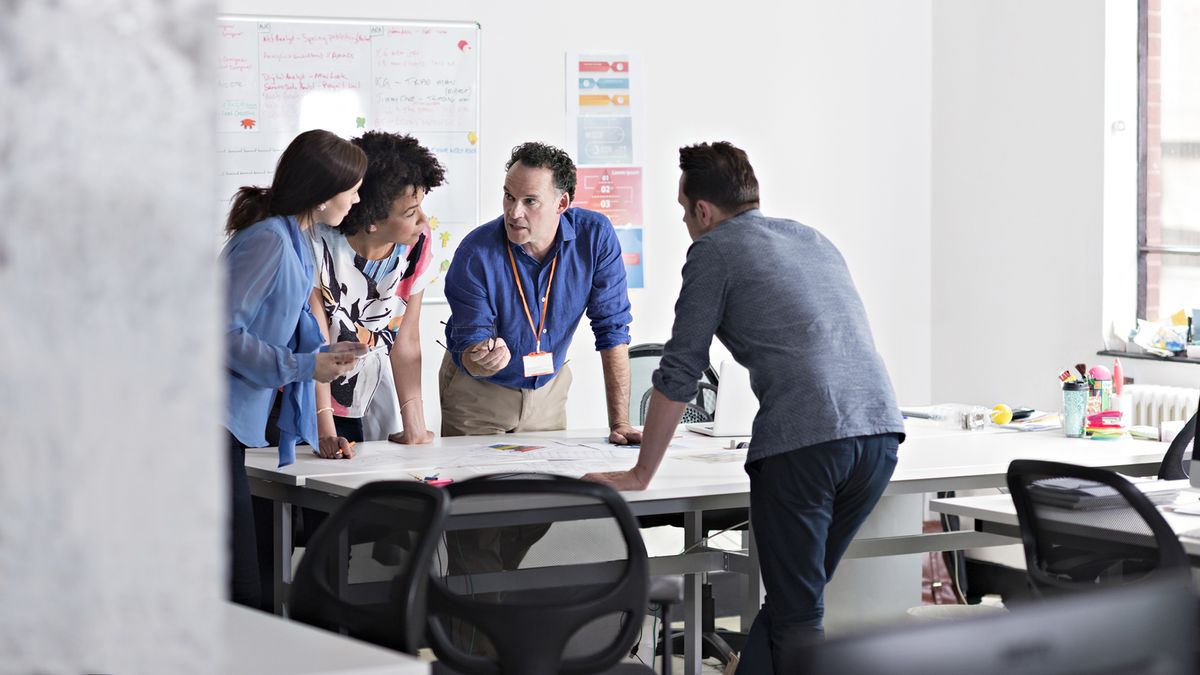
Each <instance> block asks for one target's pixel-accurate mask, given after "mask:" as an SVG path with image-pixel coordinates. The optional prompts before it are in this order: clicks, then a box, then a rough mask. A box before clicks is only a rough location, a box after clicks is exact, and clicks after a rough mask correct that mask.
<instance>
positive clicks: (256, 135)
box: [216, 16, 480, 301]
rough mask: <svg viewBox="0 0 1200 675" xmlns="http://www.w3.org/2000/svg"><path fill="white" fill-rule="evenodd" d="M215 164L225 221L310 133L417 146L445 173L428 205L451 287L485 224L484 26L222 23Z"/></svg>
mask: <svg viewBox="0 0 1200 675" xmlns="http://www.w3.org/2000/svg"><path fill="white" fill-rule="evenodd" d="M216 28H217V33H218V38H217V44H218V48H217V55H218V64H217V94H218V104H217V105H218V108H217V131H218V133H217V141H218V145H217V153H218V158H219V161H218V167H219V169H218V170H219V188H220V192H219V194H220V195H221V204H222V211H221V212H222V213H224V212H227V211H228V209H229V200H230V198H231V197H232V196H233V194H234V193H235V192H237V190H238V188H239V187H241V186H243V185H263V186H266V185H270V184H271V177H272V174H273V173H274V170H275V162H276V161H278V159H279V155H280V154H281V153H282V152H283V149H284V148H285V147H287V144H288V143H289V142H291V140H292V139H293V138H295V137H296V135H297V134H299V133H300V132H302V131H307V130H309V129H327V130H329V131H332V132H334V133H336V134H338V135H340V136H342V137H343V138H351V137H354V136H357V135H359V134H362V133H363V132H364V131H367V130H371V129H378V130H382V131H391V132H397V133H405V134H410V135H412V136H415V137H416V138H417V139H418V140H420V142H421V144H422V145H424V146H425V147H427V148H429V149H430V150H432V151H433V152H434V154H436V155H437V157H438V160H439V161H440V162H441V163H442V165H443V166H445V167H446V181H445V183H444V184H443V185H441V186H439V187H437V188H435V189H434V190H433V191H431V192H430V193H429V196H428V197H426V199H425V214H426V215H427V216H428V217H429V225H430V228H431V229H432V233H433V251H434V264H435V265H437V266H438V268H439V269H440V270H441V272H440V273H439V274H438V278H437V279H436V280H435V281H434V282H433V284H432V285H431V286H430V287H429V288H428V289H427V290H426V292H425V299H426V301H429V300H444V299H445V293H444V288H443V285H442V282H443V279H444V278H445V271H446V269H448V268H449V266H450V258H451V257H452V256H453V255H454V250H455V249H456V248H457V247H458V242H460V241H461V240H462V237H463V236H465V235H466V234H467V233H468V232H470V231H471V230H472V229H473V228H474V227H475V226H477V225H478V224H479V198H478V195H479V189H478V186H479V135H478V134H479V115H480V112H479V68H480V63H479V46H480V45H479V33H480V31H479V25H478V24H474V23H449V22H447V23H426V22H405V21H372V20H353V21H350V20H340V19H307V18H305V19H300V18H283V17H251V16H222V17H219V18H218V20H217V27H216Z"/></svg>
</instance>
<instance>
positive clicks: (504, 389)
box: [438, 143, 641, 444]
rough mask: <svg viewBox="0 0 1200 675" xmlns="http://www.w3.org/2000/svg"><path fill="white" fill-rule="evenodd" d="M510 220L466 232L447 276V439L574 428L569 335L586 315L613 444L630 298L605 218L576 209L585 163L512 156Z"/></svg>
mask: <svg viewBox="0 0 1200 675" xmlns="http://www.w3.org/2000/svg"><path fill="white" fill-rule="evenodd" d="M506 168H507V171H508V172H507V174H506V176H505V179H504V215H502V216H500V217H499V218H496V219H495V220H493V221H491V222H489V223H486V224H484V225H481V226H480V227H478V228H476V229H475V230H474V231H472V232H471V233H470V234H469V235H467V236H466V237H465V238H464V239H463V241H462V243H461V244H460V245H459V247H458V250H457V251H456V252H455V254H454V261H453V263H452V264H451V265H450V270H449V272H448V273H447V275H446V299H447V300H448V301H449V303H450V310H451V317H450V320H449V321H448V322H447V323H446V339H447V345H448V347H449V351H448V353H447V355H446V358H445V359H444V361H443V363H442V369H441V372H440V374H439V378H438V379H439V389H440V392H441V399H442V435H443V436H468V435H480V434H497V433H506V432H520V431H551V430H558V429H563V428H565V427H566V402H567V391H568V389H569V388H570V382H571V375H570V370H569V369H568V368H567V367H566V365H565V363H564V362H565V360H566V358H567V351H568V349H569V348H570V346H571V338H572V337H573V336H574V334H575V329H576V327H577V326H578V325H579V320H580V319H581V318H582V317H583V314H584V313H585V312H586V313H587V316H588V319H589V321H590V322H591V326H592V332H593V333H594V334H595V337H596V350H597V351H599V352H600V358H601V361H602V364H603V368H604V384H605V394H606V398H607V403H608V422H609V440H610V441H612V442H613V443H620V444H626V443H635V444H636V443H639V442H640V441H641V433H640V432H638V431H637V430H635V429H634V428H632V427H631V426H630V425H629V419H628V414H629V413H628V411H629V322H630V321H631V319H632V315H631V314H630V306H629V296H628V293H627V292H626V286H625V266H624V264H623V263H622V260H621V245H620V243H619V242H618V240H617V235H616V232H615V231H614V230H613V226H612V223H611V222H609V220H608V218H606V217H605V216H603V215H601V214H599V213H595V212H593V211H587V210H585V209H579V208H571V200H572V199H573V198H574V197H575V164H574V162H572V161H571V158H570V156H568V155H567V153H565V152H563V151H562V150H559V149H558V148H554V147H551V146H548V145H544V144H542V143H524V144H522V145H519V146H517V147H516V148H514V149H513V152H512V157H511V158H510V159H509V161H508V164H507V167H506Z"/></svg>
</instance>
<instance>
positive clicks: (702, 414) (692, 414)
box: [636, 382, 717, 424]
mask: <svg viewBox="0 0 1200 675" xmlns="http://www.w3.org/2000/svg"><path fill="white" fill-rule="evenodd" d="M699 386H700V392H699V393H698V394H697V395H696V396H697V399H704V400H710V401H712V403H711V404H709V405H711V406H712V408H713V409H712V410H707V409H705V408H703V407H701V406H699V405H696V404H695V403H685V404H684V408H683V417H682V418H680V420H679V421H680V422H681V423H683V424H695V423H697V422H711V421H713V413H714V412H716V400H717V395H716V391H717V388H716V387H714V386H712V385H711V384H708V383H706V382H700V383H699ZM706 389H707V390H711V392H712V393H711V394H708V393H706ZM653 393H654V387H650V388H649V389H647V390H646V393H644V394H642V402H641V403H640V404H639V405H638V416H637V418H636V419H638V420H639V421H638V422H637V424H645V423H646V412H647V411H648V410H649V409H650V396H651V394H653Z"/></svg>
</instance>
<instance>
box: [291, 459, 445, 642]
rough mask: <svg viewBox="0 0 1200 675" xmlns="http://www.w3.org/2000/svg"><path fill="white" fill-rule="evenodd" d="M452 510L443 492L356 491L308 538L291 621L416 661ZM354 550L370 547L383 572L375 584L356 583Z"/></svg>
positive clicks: (389, 486)
mask: <svg viewBox="0 0 1200 675" xmlns="http://www.w3.org/2000/svg"><path fill="white" fill-rule="evenodd" d="M449 505H450V499H449V497H448V496H447V495H446V494H445V492H443V491H442V490H439V489H438V488H434V487H430V486H428V485H425V484H424V483H416V482H412V481H380V482H377V483H368V484H367V485H364V486H362V487H361V488H359V489H357V490H355V491H354V492H353V493H352V494H351V495H350V496H349V497H347V498H346V501H345V503H344V504H342V505H341V507H339V508H338V510H337V511H335V512H334V513H333V514H332V515H330V516H329V517H328V518H326V519H325V522H324V523H322V524H321V527H320V528H318V529H317V531H316V532H315V533H313V535H312V537H311V538H310V540H309V542H308V547H307V548H306V549H305V552H304V556H303V557H302V558H301V560H300V566H299V568H298V569H297V570H296V577H295V580H294V581H293V582H292V585H291V589H290V591H289V597H288V613H289V615H290V616H291V618H293V619H295V620H297V621H302V622H304V623H307V624H310V625H313V626H317V627H319V628H325V629H327V630H330V631H333V632H337V633H343V634H346V635H350V636H351V637H355V638H358V639H360V640H365V641H367V642H372V643H374V644H377V645H381V646H383V647H388V648H390V649H395V650H397V651H402V652H407V653H409V654H414V655H415V654H416V653H417V650H418V649H419V648H420V647H421V645H422V644H423V640H422V638H423V636H424V633H425V587H426V580H427V579H428V577H429V568H430V564H431V562H432V560H433V557H434V553H435V551H436V549H437V546H438V543H439V541H440V540H441V536H442V528H443V527H444V526H445V524H446V517H447V514H448V513H449V508H450V506H449ZM350 542H354V543H355V544H356V545H360V544H368V545H369V546H370V556H369V557H371V558H372V559H373V560H374V561H375V562H376V563H379V564H381V565H382V566H383V570H384V573H383V574H378V573H376V574H373V575H371V576H373V577H375V578H376V579H377V580H375V581H360V582H358V583H350V578H349V569H348V568H349V559H350V547H349V544H350ZM364 549H365V547H363V548H359V549H358V550H364ZM364 557H366V556H364Z"/></svg>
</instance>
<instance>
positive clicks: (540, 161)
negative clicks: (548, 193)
mask: <svg viewBox="0 0 1200 675" xmlns="http://www.w3.org/2000/svg"><path fill="white" fill-rule="evenodd" d="M517 162H520V163H522V164H524V165H525V166H527V167H529V168H531V169H550V172H551V173H552V174H554V187H556V188H558V189H559V190H561V191H563V192H565V193H567V195H569V196H570V198H571V201H575V162H572V161H571V156H570V155H568V154H567V153H566V152H564V151H562V150H559V149H558V148H556V147H554V146H553V145H546V144H545V143H537V142H533V141H531V142H529V143H522V144H520V145H518V146H517V147H515V148H513V151H512V157H510V158H509V159H508V164H505V165H504V170H505V171H508V170H509V169H511V168H512V166H513V164H516V163H517Z"/></svg>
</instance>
